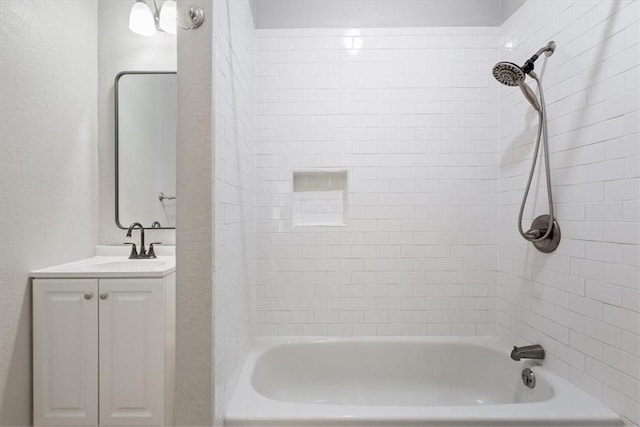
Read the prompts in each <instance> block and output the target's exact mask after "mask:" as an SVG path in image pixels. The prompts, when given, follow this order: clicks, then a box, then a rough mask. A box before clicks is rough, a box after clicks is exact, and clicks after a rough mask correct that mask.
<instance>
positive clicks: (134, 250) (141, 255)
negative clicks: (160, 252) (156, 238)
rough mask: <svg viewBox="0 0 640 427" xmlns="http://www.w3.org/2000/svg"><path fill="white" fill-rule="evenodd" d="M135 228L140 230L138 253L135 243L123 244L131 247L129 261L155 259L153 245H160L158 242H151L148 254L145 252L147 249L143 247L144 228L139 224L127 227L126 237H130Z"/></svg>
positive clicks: (135, 223)
mask: <svg viewBox="0 0 640 427" xmlns="http://www.w3.org/2000/svg"><path fill="white" fill-rule="evenodd" d="M135 228H139V229H140V252H138V250H137V248H136V244H135V243H131V242H125V245H131V253H130V254H129V259H151V258H156V252H155V250H154V248H153V245H160V244H161V243H160V242H153V243H151V244H150V245H149V252H147V248H146V247H145V246H144V227H143V226H142V224H140V223H139V222H134V223H133V224H131V225H130V226H129V230H127V237H131V233H132V232H133V230H134V229H135Z"/></svg>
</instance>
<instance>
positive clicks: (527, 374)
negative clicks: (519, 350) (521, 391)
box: [520, 368, 536, 388]
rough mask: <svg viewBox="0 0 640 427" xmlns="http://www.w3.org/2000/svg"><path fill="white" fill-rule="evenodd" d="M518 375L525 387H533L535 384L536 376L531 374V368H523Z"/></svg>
mask: <svg viewBox="0 0 640 427" xmlns="http://www.w3.org/2000/svg"><path fill="white" fill-rule="evenodd" d="M520 376H521V377H522V382H523V383H524V385H526V386H527V387H529V388H534V387H535V386H536V376H535V375H534V374H533V371H532V370H531V369H529V368H524V369H523V370H522V373H521V374H520Z"/></svg>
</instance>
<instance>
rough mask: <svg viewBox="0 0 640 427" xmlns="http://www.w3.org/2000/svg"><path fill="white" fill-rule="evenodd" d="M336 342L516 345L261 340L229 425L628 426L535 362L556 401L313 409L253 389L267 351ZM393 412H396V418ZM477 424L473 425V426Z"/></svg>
mask: <svg viewBox="0 0 640 427" xmlns="http://www.w3.org/2000/svg"><path fill="white" fill-rule="evenodd" d="M325 342H328V343H331V342H347V343H350V342H356V343H357V342H371V343H398V342H410V343H415V342H417V343H438V344H441V343H445V344H446V343H456V344H459V343H464V344H473V345H478V346H482V347H486V348H489V349H491V350H495V351H499V352H504V354H507V355H508V354H509V352H510V351H511V346H509V345H507V344H506V343H504V342H503V341H501V340H500V339H498V338H496V337H444V336H443V337H261V338H257V339H255V340H254V343H253V346H252V348H251V350H250V352H249V354H248V355H247V358H246V361H245V363H244V365H243V367H242V371H241V374H240V377H239V380H238V383H237V385H236V389H235V391H234V393H233V394H232V398H231V401H230V403H229V406H228V410H227V413H226V414H225V415H224V425H225V426H244V427H247V426H297V425H302V424H304V425H309V426H313V425H323V426H326V425H354V426H356V425H362V426H364V425H367V426H383V425H384V426H389V425H407V426H409V425H421V426H427V425H438V426H447V425H450V426H454V425H477V426H483V425H487V426H489V425H491V426H509V425H529V426H547V425H548V426H552V425H559V424H558V423H560V425H567V426H568V425H574V426H583V425H584V426H586V425H589V426H596V425H597V426H603V427H604V426H622V425H624V424H623V419H622V418H621V417H620V416H619V415H617V414H615V413H614V412H613V411H611V410H610V409H608V408H606V407H605V406H604V405H603V404H602V403H601V402H599V401H597V400H596V399H594V398H593V397H591V396H589V395H587V394H586V393H585V392H583V391H581V390H579V389H578V388H577V387H575V386H574V385H572V384H570V383H569V382H568V381H567V380H565V379H563V378H561V377H560V376H559V375H557V374H555V373H553V372H551V371H550V370H549V369H547V368H544V367H542V366H539V364H538V363H537V362H535V361H525V362H514V363H521V366H522V367H523V368H524V367H530V368H531V369H532V370H533V371H534V373H535V374H536V376H538V378H539V379H542V380H543V381H546V382H548V383H549V385H550V386H551V387H552V389H553V396H552V397H551V398H550V399H548V400H544V401H540V402H525V403H508V404H493V405H480V406H365V405H335V404H311V403H298V402H288V401H279V400H274V399H271V398H268V397H266V396H264V395H262V394H260V393H259V392H258V391H256V390H255V389H254V388H253V386H252V382H251V379H252V375H253V370H254V369H255V365H256V361H257V359H258V358H259V357H260V356H261V355H262V354H263V353H265V352H266V351H268V350H270V349H272V348H274V347H277V346H283V347H285V346H287V345H290V344H304V343H325ZM390 413H393V415H392V416H391V415H390ZM471 423H473V424H471Z"/></svg>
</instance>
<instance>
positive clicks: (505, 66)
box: [493, 62, 540, 111]
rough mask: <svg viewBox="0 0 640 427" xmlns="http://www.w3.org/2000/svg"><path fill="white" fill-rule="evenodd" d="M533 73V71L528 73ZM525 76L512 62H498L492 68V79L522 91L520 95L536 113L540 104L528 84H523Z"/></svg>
mask: <svg viewBox="0 0 640 427" xmlns="http://www.w3.org/2000/svg"><path fill="white" fill-rule="evenodd" d="M530 72H531V73H533V71H530ZM525 76H526V74H525V72H524V70H523V69H522V68H520V67H519V66H517V65H516V64H514V63H513V62H498V63H497V64H496V65H495V66H494V67H493V77H495V78H496V80H497V81H499V82H500V83H502V84H503V85H506V86H518V87H520V90H521V91H522V94H523V95H524V97H525V98H527V101H529V103H530V104H531V105H532V106H533V108H535V109H536V110H537V111H540V103H539V102H538V98H536V95H535V94H534V93H533V91H532V90H531V88H530V87H529V85H528V84H526V83H525V82H524V78H525Z"/></svg>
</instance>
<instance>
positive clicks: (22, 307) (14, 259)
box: [0, 0, 98, 426]
mask: <svg viewBox="0 0 640 427" xmlns="http://www.w3.org/2000/svg"><path fill="white" fill-rule="evenodd" d="M64 23H73V25H64ZM96 24H97V3H96V1H83V2H77V1H63V0H61V1H56V2H50V1H29V2H25V1H1V2H0V31H1V33H0V75H1V76H2V88H1V89H0V116H1V117H2V120H1V121H0V135H2V147H1V149H0V184H1V185H0V210H1V214H2V216H1V220H0V235H1V236H2V245H1V246H0V263H1V264H0V425H6V426H18V425H30V424H31V292H30V282H29V279H28V273H29V271H31V270H35V269H38V268H42V267H47V266H51V265H55V264H59V263H63V262H68V261H72V260H74V259H78V258H83V257H88V256H91V255H93V253H94V250H95V245H96V242H97V234H98V233H97V227H98V224H97V217H98V202H97V178H98V177H97V172H96V171H97V158H96V154H97V143H96V132H97V131H96V122H97V115H96V100H97V71H98V70H97V56H96V45H97V31H96Z"/></svg>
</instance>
